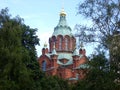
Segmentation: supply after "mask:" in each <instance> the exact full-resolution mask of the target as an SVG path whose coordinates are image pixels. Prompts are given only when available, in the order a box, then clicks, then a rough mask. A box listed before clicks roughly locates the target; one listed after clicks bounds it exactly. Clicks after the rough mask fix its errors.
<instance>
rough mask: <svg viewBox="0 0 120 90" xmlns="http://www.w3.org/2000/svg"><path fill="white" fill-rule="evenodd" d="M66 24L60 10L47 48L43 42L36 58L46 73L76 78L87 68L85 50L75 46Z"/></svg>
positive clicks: (80, 77) (65, 77)
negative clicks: (57, 21)
mask: <svg viewBox="0 0 120 90" xmlns="http://www.w3.org/2000/svg"><path fill="white" fill-rule="evenodd" d="M71 31H72V30H71V28H70V27H69V26H68V25H67V21H66V13H65V12H64V10H62V11H61V12H60V19H59V23H58V25H57V26H56V27H55V28H54V32H53V34H52V36H51V37H50V38H49V49H48V47H47V44H44V47H43V49H42V55H41V56H40V57H39V58H38V62H39V64H40V68H41V69H42V70H43V71H44V72H45V73H46V74H47V75H57V76H59V77H61V78H63V79H68V80H78V79H82V78H83V77H84V76H85V72H86V70H87V64H86V63H87V62H88V61H87V57H86V50H85V49H84V48H83V47H81V48H79V49H77V48H76V38H75V37H74V36H73V34H72V32H71Z"/></svg>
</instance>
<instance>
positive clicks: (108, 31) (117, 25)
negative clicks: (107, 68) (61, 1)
mask: <svg viewBox="0 0 120 90" xmlns="http://www.w3.org/2000/svg"><path fill="white" fill-rule="evenodd" d="M119 7H120V0H84V1H83V2H82V3H80V4H79V7H78V14H82V15H83V16H85V17H86V18H89V19H90V20H91V22H92V26H91V27H87V26H82V25H76V30H77V34H76V36H77V37H79V39H80V40H81V41H84V42H87V43H89V42H98V43H99V44H100V45H101V46H102V48H103V49H104V50H108V51H109V57H110V61H111V62H112V63H111V66H117V67H116V68H115V69H116V70H115V71H116V73H117V72H120V71H118V69H119V68H120V67H119V66H120V60H119V57H120V55H119V49H120V45H119V44H118V43H120V38H116V35H117V37H120V8H119ZM78 32H79V33H78ZM115 48H116V49H115ZM113 62H115V63H113ZM112 64H114V65H112Z"/></svg>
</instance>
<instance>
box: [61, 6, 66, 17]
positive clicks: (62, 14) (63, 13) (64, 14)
mask: <svg viewBox="0 0 120 90" xmlns="http://www.w3.org/2000/svg"><path fill="white" fill-rule="evenodd" d="M60 16H66V12H65V11H64V8H62V10H61V12H60Z"/></svg>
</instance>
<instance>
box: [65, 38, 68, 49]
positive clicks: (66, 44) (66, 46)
mask: <svg viewBox="0 0 120 90" xmlns="http://www.w3.org/2000/svg"><path fill="white" fill-rule="evenodd" d="M65 50H68V38H65Z"/></svg>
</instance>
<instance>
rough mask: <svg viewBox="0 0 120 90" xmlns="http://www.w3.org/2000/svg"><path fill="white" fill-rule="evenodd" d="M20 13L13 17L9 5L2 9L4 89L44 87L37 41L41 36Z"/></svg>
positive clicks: (0, 76)
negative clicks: (24, 20)
mask: <svg viewBox="0 0 120 90" xmlns="http://www.w3.org/2000/svg"><path fill="white" fill-rule="evenodd" d="M35 32H36V29H32V28H30V27H29V26H26V25H25V24H24V23H23V19H21V18H20V17H19V16H16V17H14V18H11V15H10V14H9V13H8V8H6V9H2V10H1V11H0V90H34V89H35V88H36V90H40V83H39V82H38V81H40V78H41V77H42V75H43V74H42V73H41V72H40V70H39V65H38V62H37V54H36V49H35V45H37V44H39V39H38V38H37V36H36V35H35Z"/></svg>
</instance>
